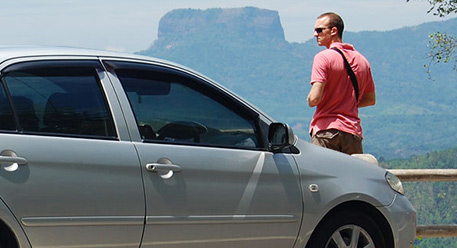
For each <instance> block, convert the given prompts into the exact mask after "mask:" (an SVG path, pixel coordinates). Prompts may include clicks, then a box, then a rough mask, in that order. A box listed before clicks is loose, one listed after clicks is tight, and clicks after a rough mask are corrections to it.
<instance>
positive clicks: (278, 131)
mask: <svg viewBox="0 0 457 248" xmlns="http://www.w3.org/2000/svg"><path fill="white" fill-rule="evenodd" d="M268 143H269V146H270V151H272V152H276V151H281V150H282V149H284V148H288V147H290V146H293V145H294V143H295V135H294V132H293V131H292V128H291V127H290V126H289V125H287V124H285V123H271V124H270V127H269V129H268Z"/></svg>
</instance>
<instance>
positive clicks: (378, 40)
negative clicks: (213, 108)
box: [140, 7, 457, 159]
mask: <svg viewBox="0 0 457 248" xmlns="http://www.w3.org/2000/svg"><path fill="white" fill-rule="evenodd" d="M456 26H457V19H452V20H448V21H443V22H436V23H428V24H424V25H420V26H416V27H404V28H402V29H397V30H392V31H386V32H358V33H351V32H345V34H344V37H343V39H344V41H345V42H349V43H353V44H354V46H355V47H356V49H358V50H359V51H361V52H362V53H363V54H365V56H366V57H367V58H368V59H369V61H370V63H371V65H372V69H373V74H374V78H375V83H376V90H377V97H378V101H377V104H376V106H374V107H370V108H366V109H362V110H361V117H362V125H363V128H364V132H365V140H364V146H365V151H366V152H368V153H372V154H374V155H375V156H376V157H378V158H379V157H383V158H386V159H392V158H407V157H409V156H411V155H414V154H424V153H426V152H429V151H433V150H439V149H446V148H451V147H454V146H457V132H456V128H457V126H456V125H455V123H456V121H457V111H456V110H457V104H455V102H456V99H457V73H456V72H455V71H454V70H453V69H452V65H448V66H446V65H434V66H432V68H431V69H432V73H431V74H430V75H428V74H427V72H426V70H425V69H424V65H425V64H428V62H429V59H428V58H427V52H428V47H427V44H428V35H429V34H430V33H432V32H434V31H436V30H440V31H442V32H456V30H455V27H456ZM304 32H309V35H310V38H312V33H313V31H312V30H308V31H306V30H304ZM321 49H322V48H321V47H318V46H317V45H316V42H315V40H314V39H311V40H309V41H308V42H305V43H289V42H287V41H286V40H285V39H284V31H283V29H282V26H281V23H280V17H279V13H278V12H276V11H271V10H262V9H257V8H253V7H248V8H240V9H209V10H192V9H182V10H174V11H171V12H169V13H168V14H166V15H165V16H164V17H163V18H162V19H161V21H160V24H159V37H158V39H157V40H156V41H154V43H153V45H152V46H151V47H150V48H148V49H146V50H144V51H141V52H140V53H141V54H144V55H149V56H154V57H159V58H163V59H167V60H171V61H174V62H177V63H180V64H183V65H185V66H188V67H190V68H192V69H195V70H197V71H199V72H201V73H203V74H205V75H206V76H208V77H210V78H212V79H214V80H216V81H217V82H219V83H221V84H222V85H224V86H226V87H228V88H229V89H231V90H233V91H235V92H236V93H237V94H239V95H241V96H242V97H244V98H245V99H247V100H248V101H250V102H252V103H253V104H254V105H256V106H258V107H260V108H261V109H262V110H264V111H265V112H267V113H268V114H270V115H271V116H273V117H274V118H276V119H277V120H278V121H283V122H287V123H289V124H290V125H291V126H293V128H294V131H295V132H296V134H298V135H299V136H300V137H301V138H303V139H305V140H309V137H308V134H307V129H308V124H309V122H310V120H311V117H312V115H313V113H314V109H311V108H309V107H308V106H307V104H306V102H305V98H306V95H307V94H308V91H309V89H310V84H309V78H310V68H311V64H312V60H313V56H314V54H315V53H316V52H318V51H319V50H321ZM430 76H431V77H432V79H430Z"/></svg>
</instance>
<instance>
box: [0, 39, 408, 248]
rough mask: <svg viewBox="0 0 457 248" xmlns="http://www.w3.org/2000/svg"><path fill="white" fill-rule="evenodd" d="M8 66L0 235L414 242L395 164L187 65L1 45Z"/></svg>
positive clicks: (3, 92)
mask: <svg viewBox="0 0 457 248" xmlns="http://www.w3.org/2000/svg"><path fill="white" fill-rule="evenodd" d="M0 73H1V82H2V84H1V89H0V118H1V120H0V152H1V154H0V163H1V168H0V247H72V248H74V247H164V248H165V247H167V248H171V247H173V248H177V247H186V248H189V247H199V248H200V247H211V248H219V247H250V248H252V247H268V248H275V247H281V248H284V247H294V248H321V247H328V248H331V247H376V248H383V247H385V248H391V247H396V248H400V247H401V248H404V247H412V242H413V240H414V238H415V225H416V224H415V217H416V216H415V215H416V214H415V210H414V208H413V207H412V206H411V204H410V203H409V202H408V200H407V199H406V198H405V196H404V195H403V191H402V190H403V189H402V186H401V182H400V181H399V180H398V178H396V177H395V176H394V175H392V174H390V173H389V172H386V170H384V169H382V168H380V167H378V166H375V165H373V164H370V163H367V162H364V161H362V160H361V159H358V158H354V157H351V156H347V155H344V154H341V153H338V152H334V151H330V150H327V149H323V148H320V147H317V146H314V145H311V144H309V143H307V142H305V141H301V140H299V139H297V138H296V137H295V136H294V134H293V132H292V130H291V128H290V127H289V126H288V125H286V124H283V123H277V122H275V121H274V120H273V119H272V118H271V117H269V116H267V115H266V114H264V113H262V112H261V111H260V110H258V109H256V108H255V107H253V106H252V105H250V104H249V103H247V102H246V101H244V100H243V99H241V98H240V97H238V96H237V95H235V94H234V93H232V92H230V91H228V90H227V89H225V88H223V87H221V86H220V85H218V84H216V83H215V82H213V81H211V80H209V79H208V78H205V77H204V76H202V75H200V74H198V73H196V72H194V71H192V70H190V69H187V68H184V67H182V66H178V65H175V64H173V63H170V62H166V61H162V60H157V59H153V58H150V57H143V56H137V55H128V54H117V53H110V52H101V51H92V50H82V49H71V48H52V47H7V48H6V47H3V48H0ZM278 104H280V103H278Z"/></svg>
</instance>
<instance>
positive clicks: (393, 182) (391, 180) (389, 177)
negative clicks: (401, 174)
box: [386, 172, 405, 195]
mask: <svg viewBox="0 0 457 248" xmlns="http://www.w3.org/2000/svg"><path fill="white" fill-rule="evenodd" d="M386 181H387V183H388V184H389V186H390V187H391V188H392V189H393V190H394V191H396V192H398V193H400V194H402V195H403V194H405V191H404V190H403V185H402V184H401V181H400V179H399V178H398V177H397V176H395V175H394V174H392V173H390V172H387V173H386Z"/></svg>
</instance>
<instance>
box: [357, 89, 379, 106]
mask: <svg viewBox="0 0 457 248" xmlns="http://www.w3.org/2000/svg"><path fill="white" fill-rule="evenodd" d="M375 104H376V93H375V92H374V91H373V92H369V93H366V94H363V96H362V99H360V102H359V108H363V107H368V106H372V105H375Z"/></svg>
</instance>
